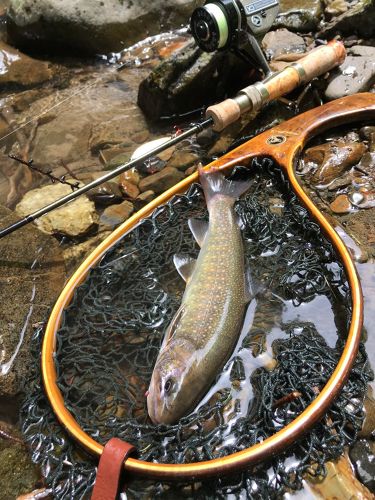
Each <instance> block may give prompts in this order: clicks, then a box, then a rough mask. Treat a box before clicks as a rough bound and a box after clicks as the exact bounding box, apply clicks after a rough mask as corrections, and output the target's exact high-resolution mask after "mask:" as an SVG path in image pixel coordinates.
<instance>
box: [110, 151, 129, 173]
mask: <svg viewBox="0 0 375 500" xmlns="http://www.w3.org/2000/svg"><path fill="white" fill-rule="evenodd" d="M127 149H128V151H127V152H125V151H124V150H123V152H122V153H120V154H118V155H116V156H114V157H113V158H111V159H110V160H109V161H108V162H107V163H106V164H105V166H104V170H113V169H114V168H117V167H119V166H120V165H124V164H125V163H127V162H128V161H130V157H131V155H132V152H133V151H132V149H129V148H127Z"/></svg>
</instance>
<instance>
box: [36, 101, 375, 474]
mask: <svg viewBox="0 0 375 500" xmlns="http://www.w3.org/2000/svg"><path fill="white" fill-rule="evenodd" d="M374 116H375V95H374V94H369V93H363V94H356V95H353V96H348V97H344V98H342V99H338V100H336V101H332V102H330V103H328V104H325V105H323V106H320V107H318V108H316V109H313V110H311V111H308V112H306V113H304V114H302V115H299V116H297V117H295V118H293V119H291V120H289V121H287V122H284V123H282V124H281V125H278V126H277V127H274V128H273V129H271V130H268V131H266V132H264V133H262V134H261V135H259V136H257V137H255V138H253V139H252V140H250V141H248V142H247V143H245V144H243V145H242V146H239V147H238V148H237V149H235V150H233V151H231V152H229V153H228V154H226V155H225V156H223V157H222V158H219V159H217V160H215V161H214V162H212V163H211V164H210V165H208V166H207V168H213V167H216V168H219V169H229V168H231V167H234V166H236V165H250V163H251V160H252V159H253V158H254V157H262V156H263V157H269V158H272V159H273V160H274V161H275V162H277V163H278V164H279V165H280V168H282V169H284V170H285V172H286V174H287V176H288V178H289V180H290V183H291V185H292V188H293V190H294V192H295V193H296V194H297V196H298V197H299V199H300V200H301V202H302V203H303V204H304V205H305V206H306V207H307V209H308V210H309V211H310V213H311V215H312V216H313V217H314V218H315V220H316V221H317V222H318V224H319V225H320V227H321V228H322V229H323V230H324V232H325V234H326V236H327V237H328V239H329V240H330V241H331V243H332V245H333V246H334V248H335V250H336V251H337V253H338V255H339V257H340V258H341V261H342V263H343V265H344V268H345V272H346V275H347V278H348V282H349V286H350V292H351V297H352V316H351V321H350V328H349V332H348V337H347V340H346V343H345V346H344V349H343V352H342V355H341V357H340V359H339V362H338V364H337V367H336V369H335V370H334V372H333V373H332V375H331V377H330V379H329V380H328V381H327V383H326V385H325V386H324V388H323V389H322V391H321V392H320V394H319V395H317V397H316V399H315V400H314V401H313V402H312V403H311V404H310V405H309V406H308V407H307V408H306V409H305V410H304V411H303V412H302V413H301V414H300V415H299V416H298V417H297V418H296V419H295V420H293V422H291V423H290V424H288V425H287V426H285V427H284V428H283V429H281V430H280V431H278V432H277V433H276V434H274V435H273V436H270V437H269V438H267V439H266V440H264V441H263V442H261V443H258V444H256V445H254V446H252V447H250V448H247V449H244V450H242V451H239V452H236V453H233V454H231V455H228V456H226V457H222V458H217V459H213V460H208V461H205V462H197V463H188V464H159V463H154V462H146V461H142V460H137V459H134V458H128V459H127V460H126V463H125V469H126V470H127V471H128V472H130V473H132V474H136V475H138V476H143V477H148V478H153V479H159V480H177V481H182V480H193V479H198V478H205V477H212V476H215V475H223V474H227V473H230V472H238V471H239V470H241V469H245V468H247V467H249V466H250V465H253V464H256V463H259V462H261V461H263V460H265V459H268V458H270V457H271V456H273V455H276V454H278V453H280V452H281V451H284V450H285V449H286V448H287V447H289V446H290V445H291V444H292V443H293V442H295V441H296V439H297V438H300V437H301V436H302V435H303V434H304V433H305V432H307V431H308V430H309V429H310V428H311V427H312V426H313V425H314V424H315V423H316V422H317V421H318V420H319V419H320V418H321V417H322V416H323V414H324V413H325V412H326V410H327V409H328V407H329V406H330V404H331V403H332V401H333V400H334V399H335V398H336V396H337V395H338V393H339V391H340V390H341V388H342V387H343V385H344V383H345V380H346V379H347V377H348V374H349V371H350V369H351V367H352V365H353V361H354V359H355V356H356V354H357V351H358V346H359V342H360V337H361V329H362V322H363V297H362V291H361V285H360V282H359V279H358V275H357V272H356V268H355V265H354V262H353V260H352V258H351V255H350V252H349V251H348V249H347V248H346V246H345V244H344V243H343V241H342V240H341V238H340V237H339V236H338V234H337V233H336V231H335V230H334V229H333V227H332V226H331V225H330V224H329V222H328V221H327V219H326V218H325V217H324V215H323V214H322V213H321V212H320V211H319V210H318V208H317V207H316V206H315V205H314V204H313V202H312V201H311V200H310V199H309V197H308V196H307V195H306V193H305V192H304V191H303V189H302V188H301V186H300V185H299V184H298V181H297V179H296V176H295V169H294V166H295V163H296V160H297V158H298V154H299V153H300V152H301V151H302V148H303V146H304V145H305V144H306V142H307V141H308V140H309V139H311V138H312V137H313V136H315V135H317V134H319V133H321V132H323V131H325V130H327V129H330V128H332V127H334V126H337V125H342V124H345V123H348V122H353V121H358V120H362V119H369V118H371V117H372V118H373V117H374ZM197 181H198V174H197V173H194V174H192V175H191V176H189V177H187V178H186V179H184V180H183V181H181V182H180V183H178V184H177V185H176V186H174V187H172V188H171V189H169V190H168V191H166V192H165V193H163V194H161V195H160V196H159V197H157V198H156V199H155V200H153V201H152V202H151V203H149V204H148V205H146V206H145V207H144V208H142V209H141V210H140V211H139V212H137V213H136V214H134V215H133V216H132V217H130V219H128V220H127V221H126V222H124V223H123V224H122V225H121V226H119V227H118V228H117V229H116V230H115V231H114V232H113V233H111V234H110V235H109V236H108V238H106V239H105V240H104V241H103V242H102V243H101V244H100V245H99V246H98V247H97V248H96V249H95V250H94V251H93V252H92V253H91V254H90V255H89V256H88V257H87V258H86V260H85V261H84V262H83V263H82V264H81V266H80V267H79V268H78V269H77V271H76V272H75V273H74V274H73V276H72V277H71V278H70V280H69V281H68V282H67V284H66V286H65V288H64V289H63V291H62V293H61V295H60V297H59V298H58V300H57V302H56V304H55V306H54V308H53V310H52V312H51V315H50V318H49V321H48V324H47V327H46V332H45V336H44V339H43V346H42V358H41V364H42V376H43V381H44V385H45V390H46V394H47V396H48V399H49V401H50V403H51V406H52V408H53V410H54V412H55V414H56V416H57V418H58V420H59V421H60V423H61V424H62V425H63V426H64V427H65V428H66V430H67V431H68V432H69V433H70V435H71V436H72V437H73V438H74V439H76V440H77V441H78V442H79V443H80V444H81V445H82V446H83V447H84V448H86V449H87V450H88V451H90V452H92V453H94V454H96V455H101V454H102V452H103V446H102V445H101V444H100V443H98V442H96V441H95V440H94V439H92V438H91V437H90V436H89V435H88V434H87V433H85V432H84V431H83V430H82V429H81V427H80V426H79V425H78V423H77V421H76V420H75V419H74V417H73V415H72V414H71V413H70V412H69V410H68V409H67V408H66V407H65V404H64V399H63V396H62V393H61V391H60V390H59V388H58V386H57V383H56V380H57V375H56V368H55V364H54V355H55V343H56V332H57V330H58V328H59V327H60V323H61V318H62V314H63V311H64V309H65V308H66V307H67V306H68V305H69V303H70V301H71V299H72V297H73V295H74V291H75V289H76V288H77V287H78V286H79V284H80V283H81V282H82V281H84V280H85V278H86V276H87V274H88V272H89V270H90V269H91V268H92V267H93V266H94V265H95V264H96V263H97V262H98V261H99V260H100V258H101V257H102V256H103V254H104V253H105V252H106V251H107V250H108V249H109V248H110V247H111V246H112V245H114V244H115V243H116V242H117V241H118V240H119V239H120V238H121V237H122V236H124V235H125V234H126V233H128V232H129V231H131V230H132V229H133V228H134V227H135V226H136V225H137V224H138V223H139V221H141V220H142V219H144V218H145V217H147V216H148V215H150V214H151V213H152V212H153V210H154V209H155V208H157V207H158V206H159V205H161V204H164V203H166V202H167V201H168V200H169V199H170V198H171V197H172V196H174V195H176V194H178V193H181V192H185V191H186V190H187V189H188V187H189V186H190V185H191V184H192V183H193V182H197Z"/></svg>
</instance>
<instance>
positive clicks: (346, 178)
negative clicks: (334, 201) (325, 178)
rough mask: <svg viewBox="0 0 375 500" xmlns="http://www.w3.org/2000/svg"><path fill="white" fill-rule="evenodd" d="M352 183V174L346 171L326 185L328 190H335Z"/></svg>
mask: <svg viewBox="0 0 375 500" xmlns="http://www.w3.org/2000/svg"><path fill="white" fill-rule="evenodd" d="M351 183H352V176H351V175H350V173H349V172H348V173H346V174H344V175H342V176H341V177H339V178H338V179H335V180H334V181H333V182H331V184H330V185H329V186H328V191H337V190H338V189H342V188H345V187H347V186H349V185H350V184H351Z"/></svg>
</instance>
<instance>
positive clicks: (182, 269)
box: [173, 254, 197, 281]
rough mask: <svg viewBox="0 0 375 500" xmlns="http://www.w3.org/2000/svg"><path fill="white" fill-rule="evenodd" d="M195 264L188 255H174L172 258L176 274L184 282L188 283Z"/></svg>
mask: <svg viewBox="0 0 375 500" xmlns="http://www.w3.org/2000/svg"><path fill="white" fill-rule="evenodd" d="M196 262H197V261H196V260H195V259H193V258H192V257H189V255H179V254H175V255H174V256H173V263H174V265H175V266H176V269H177V272H178V274H179V275H180V276H181V277H182V278H183V279H184V280H185V281H188V280H189V278H190V277H191V275H192V274H193V271H194V267H195V263H196Z"/></svg>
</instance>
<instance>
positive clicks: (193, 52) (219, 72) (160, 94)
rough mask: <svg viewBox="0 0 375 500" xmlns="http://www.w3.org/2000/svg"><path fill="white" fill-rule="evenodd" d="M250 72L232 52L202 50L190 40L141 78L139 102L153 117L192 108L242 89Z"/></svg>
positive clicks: (152, 118) (151, 117) (153, 118)
mask: <svg viewBox="0 0 375 500" xmlns="http://www.w3.org/2000/svg"><path fill="white" fill-rule="evenodd" d="M248 73H249V68H248V67H246V66H245V65H244V63H242V61H240V60H239V59H238V58H235V56H233V55H232V54H230V53H229V52H227V51H225V52H217V53H211V54H208V53H202V51H201V50H200V49H199V48H198V47H197V46H196V44H195V42H194V40H191V41H190V42H189V44H187V45H186V46H185V47H184V48H183V49H181V50H179V51H177V52H176V53H175V54H174V55H173V56H172V57H171V58H169V59H166V60H165V61H163V62H162V63H161V64H159V65H158V66H157V67H156V68H155V69H154V70H153V71H152V72H151V74H150V75H149V76H148V77H147V78H146V79H145V80H143V81H142V83H141V85H140V87H139V92H138V105H139V106H140V108H141V109H142V110H143V112H144V113H145V114H146V115H147V117H148V118H150V119H151V120H158V119H159V118H160V117H162V116H170V115H174V114H179V113H185V112H188V111H192V110H194V109H196V108H199V107H201V106H204V105H207V103H210V102H213V101H217V100H219V99H222V98H224V96H225V95H228V94H231V93H232V92H234V91H235V90H238V89H240V88H241V87H242V86H244V84H245V82H244V75H245V76H246V75H248ZM202 82H205V83H204V85H202Z"/></svg>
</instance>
